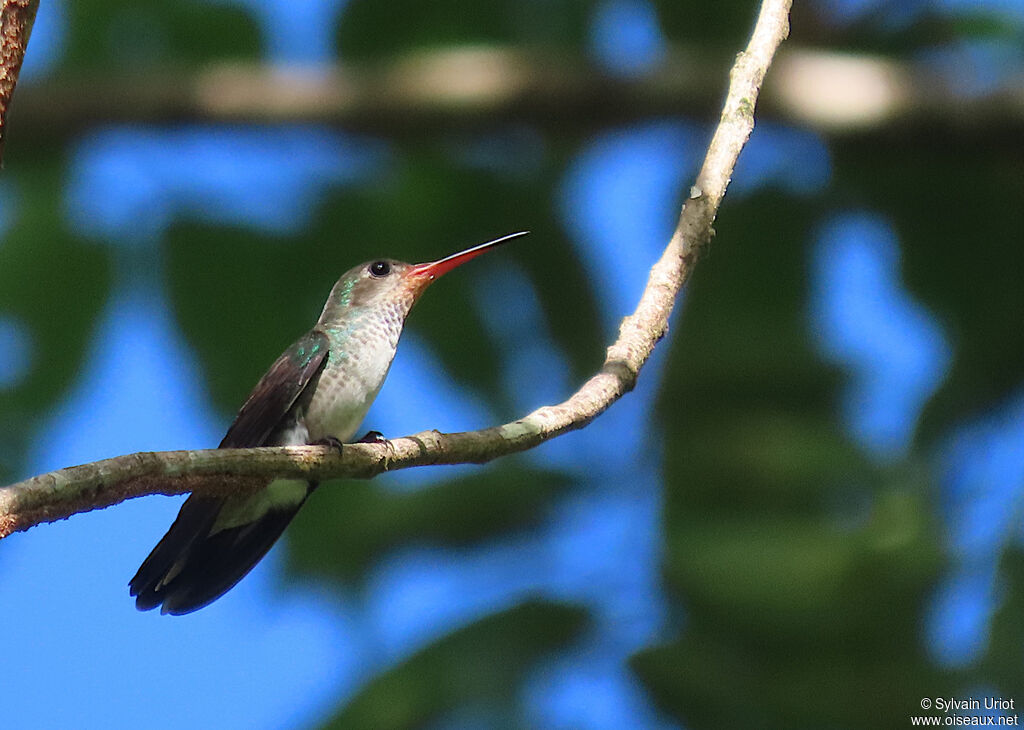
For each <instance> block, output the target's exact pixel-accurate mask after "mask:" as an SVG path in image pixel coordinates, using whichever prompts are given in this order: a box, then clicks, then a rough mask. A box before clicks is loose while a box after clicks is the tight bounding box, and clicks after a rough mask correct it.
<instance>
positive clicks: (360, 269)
mask: <svg viewBox="0 0 1024 730" xmlns="http://www.w3.org/2000/svg"><path fill="white" fill-rule="evenodd" d="M526 233H527V231H521V232H519V233H511V234H509V235H507V236H502V237H501V238H497V239H495V240H493V241H488V242H487V243H481V244H480V245H478V246H473V247H472V248H468V249H466V250H465V251H460V252H459V253H455V254H452V255H451V256H446V257H444V258H443V259H438V260H437V261H428V262H427V263H423V264H407V263H404V262H402V261H395V260H394V259H377V260H376V261H368V262H366V263H365V264H360V265H359V266H357V267H355V268H354V269H351V270H350V271H348V272H347V273H346V274H345V275H344V276H342V277H341V279H339V280H338V283H337V284H335V285H334V289H333V290H332V291H331V296H330V298H329V299H328V300H327V306H326V307H324V313H323V314H322V315H321V317H320V320H321V321H324V319H325V318H326V317H329V316H332V315H333V316H337V315H338V314H340V313H341V312H342V311H348V312H353V311H364V312H369V311H373V310H376V309H380V308H385V309H393V308H395V307H397V308H399V309H400V310H402V311H403V317H404V314H407V313H408V312H409V310H410V309H411V308H412V305H413V304H415V303H416V300H417V299H419V298H420V295H421V294H423V292H424V291H426V289H427V287H428V286H430V284H431V283H432V282H433V281H435V280H436V279H438V278H439V277H441V276H443V275H444V274H446V273H447V272H449V271H451V270H452V269H454V268H455V267H457V266H461V265H462V264H464V263H466V262H467V261H469V260H470V259H473V258H476V257H477V256H479V255H480V254H482V253H484V252H485V251H488V250H490V249H492V248H494V247H495V246H498V245H499V244H502V243H505V242H506V241H509V240H511V239H513V238H518V237H519V236H525V235H526ZM339 310H340V311H339Z"/></svg>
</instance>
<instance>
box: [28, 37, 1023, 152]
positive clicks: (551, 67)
mask: <svg viewBox="0 0 1024 730" xmlns="http://www.w3.org/2000/svg"><path fill="white" fill-rule="evenodd" d="M731 63H732V58H731V56H728V55H725V56H723V55H721V53H720V51H718V50H717V49H714V48H710V47H709V48H701V47H698V46H680V45H677V46H674V47H672V48H671V49H669V50H668V51H667V53H666V54H665V58H664V59H663V61H662V62H661V63H659V64H658V65H657V66H656V67H655V68H653V69H652V70H651V71H650V72H649V73H646V74H644V75H642V76H633V77H617V76H613V75H608V74H607V73H603V72H602V71H601V70H600V69H599V68H598V67H595V66H594V65H593V64H592V63H589V62H588V61H586V60H585V59H584V58H583V57H580V56H566V55H555V54H553V53H551V52H545V51H543V50H540V49H537V50H528V49H523V48H513V47H498V46H491V47H488V46H473V47H465V48H445V49H440V50H433V51H424V52H420V53H417V54H415V55H411V56H408V57H405V58H402V59H400V60H389V61H387V62H384V63H379V64H376V65H371V64H362V65H358V64H345V65H343V66H342V65H336V66H294V67H290V68H282V67H280V66H271V65H266V64H260V63H243V62H222V63H212V64H210V65H208V66H206V67H204V68H201V69H194V70H187V69H180V70H174V71H171V70H164V71H160V70H150V71H149V72H147V73H143V74H139V73H135V72H133V71H132V70H131V69H127V70H125V72H124V73H119V74H116V75H110V74H102V75H100V74H95V75H86V74H80V75H78V76H68V75H65V76H62V77H60V78H57V79H52V80H48V81H42V82H39V83H34V84H26V85H25V87H24V88H23V89H22V91H21V92H19V100H18V107H17V111H16V113H15V117H14V121H13V122H12V129H13V130H14V131H15V132H16V133H17V134H18V135H19V136H21V137H23V139H24V141H25V143H26V144H47V143H50V144H52V143H55V142H59V141H61V140H64V139H66V138H68V137H69V136H72V135H74V134H77V133H79V132H81V131H82V130H84V129H88V128H89V127H91V126H94V125H95V124H97V123H115V122H117V123H161V122H176V123H185V122H189V123H207V122H221V123H223V122H232V123H267V122H322V123H327V124H332V125H338V126H341V127H344V128H345V129H348V130H351V131H359V132H365V133H371V134H374V135H381V136H389V137H392V136H393V137H413V138H415V137H423V136H430V135H435V134H438V133H442V132H445V133H451V132H452V131H455V130H466V129H470V130H471V129H479V128H488V127H493V126H495V125H505V124H508V123H513V122H522V123H529V124H532V125H536V126H538V127H540V128H547V129H550V128H560V129H562V130H563V131H564V130H565V129H566V128H575V129H576V130H577V131H578V132H586V131H589V130H592V129H595V128H599V127H602V126H606V125H609V124H616V123H620V122H623V121H627V120H629V119H634V118H636V117H637V116H659V115H664V116H673V115H687V116H694V117H698V118H705V117H710V116H712V115H714V114H716V113H717V109H718V105H719V102H720V99H721V86H720V84H719V79H721V78H723V77H724V75H725V73H726V72H727V71H728V68H729V66H730V65H731ZM762 114H763V115H764V116H765V117H766V118H772V119H776V120H777V121H780V122H785V123H790V124H797V125H800V126H803V127H807V128H810V129H814V130H817V131H819V132H821V133H824V134H827V135H830V136H838V137H843V136H862V135H885V136H899V137H903V138H906V137H914V136H918V135H920V133H921V132H923V131H929V132H930V135H929V136H934V135H935V134H941V135H943V136H950V135H952V136H955V137H969V138H982V137H986V136H989V135H993V134H995V135H1006V136H1010V135H1019V134H1020V133H1021V131H1022V130H1024V78H1022V77H1020V76H1017V77H1014V78H1011V79H1009V80H1008V81H1007V82H1006V83H1005V84H1003V85H1000V86H998V87H997V88H994V89H991V90H989V91H987V92H986V93H983V94H978V95H975V96H972V97H970V98H967V99H965V98H963V96H962V95H961V94H960V93H959V92H958V91H957V90H956V89H954V88H952V87H951V85H950V83H949V81H948V79H946V78H944V77H942V76H940V75H938V74H936V73H935V72H934V71H933V70H931V69H930V68H929V67H928V66H927V65H926V64H924V63H915V62H913V61H898V60H893V59H891V58H886V57H884V56H878V55H868V54H857V53H840V52H836V51H833V50H829V49H824V48H821V49H818V48H808V47H803V48H797V47H790V48H787V49H784V50H783V51H781V52H780V54H779V57H778V59H777V61H776V68H775V70H774V71H773V73H772V79H771V80H770V81H769V82H768V83H767V84H766V86H765V89H764V94H763V99H762Z"/></svg>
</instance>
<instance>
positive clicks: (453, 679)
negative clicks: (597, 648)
mask: <svg viewBox="0 0 1024 730" xmlns="http://www.w3.org/2000/svg"><path fill="white" fill-rule="evenodd" d="M584 626H585V614H584V613H583V611H581V610H580V609H577V608H570V607H567V606H560V605H557V604H552V603H545V602H541V601H530V602H526V603H523V604H520V605H519V606H516V607H514V608H510V609H508V610H506V611H501V612H498V613H494V614H491V615H490V616H487V617H486V618H483V619H480V620H479V621H477V622H476V623H474V624H472V625H470V626H467V627H466V628H464V629H460V630H458V631H455V632H453V633H452V634H450V635H448V636H446V637H445V638H443V639H441V640H440V641H438V642H436V643H434V644H433V645H431V646H430V647H428V648H426V649H424V650H422V651H420V652H418V653H417V654H415V655H414V656H413V657H411V658H410V659H408V660H407V661H405V662H403V663H401V664H399V665H398V666H396V667H395V668H393V669H391V670H389V671H387V672H385V673H384V674H382V675H380V676H378V677H377V678H376V679H374V680H373V681H372V682H371V683H370V684H369V686H367V687H365V688H364V689H363V690H362V691H361V692H360V693H359V695H358V696H357V697H356V698H355V699H354V700H353V701H352V702H350V703H349V704H348V705H347V706H346V707H345V709H344V710H343V711H341V712H340V713H339V714H337V715H335V717H334V719H333V720H331V721H330V722H329V723H327V724H326V727H329V728H339V730H340V728H346V730H347V729H348V728H353V729H358V728H367V729H368V730H369V729H370V728H372V729H373V730H400V729H401V728H418V727H423V726H424V725H426V724H428V723H430V721H432V720H436V719H438V718H440V717H441V716H442V715H443V714H445V713H446V712H451V711H453V710H456V709H458V708H459V707H461V706H465V705H466V704H471V705H474V706H482V707H483V708H484V711H485V713H486V714H487V715H488V716H490V717H491V718H495V719H494V723H493V724H489V725H488V726H490V727H522V726H523V720H522V719H520V720H519V721H518V722H515V721H514V717H515V710H514V709H513V708H514V706H515V705H514V700H515V699H516V694H517V692H518V688H519V687H520V683H521V682H522V680H523V677H524V674H525V672H526V671H527V670H528V669H530V668H531V667H532V666H534V665H535V664H536V662H537V660H538V659H540V658H542V657H543V656H545V655H546V654H548V653H549V652H551V651H552V650H553V649H556V648H559V647H565V646H567V645H568V644H569V643H570V642H571V641H572V640H573V639H575V638H577V637H578V635H579V633H580V631H581V630H582V629H583V627H584ZM502 718H504V719H502Z"/></svg>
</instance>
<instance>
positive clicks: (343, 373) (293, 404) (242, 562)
mask: <svg viewBox="0 0 1024 730" xmlns="http://www.w3.org/2000/svg"><path fill="white" fill-rule="evenodd" d="M526 233H527V231H521V232H519V233H511V234H509V235H507V236H502V237H501V238H497V239H494V240H493V241H488V242H487V243H482V244H480V245H478V246H473V247H472V248H468V249H466V250H465V251H460V252H459V253H455V254H452V255H451V256H446V257H445V258H442V259H438V260H437V261H430V262H428V263H423V264H407V263H403V262H401V261H394V260H392V259H378V260H376V261H369V262H367V263H364V264H360V265H359V266H356V267H355V268H353V269H350V270H349V271H347V272H346V273H345V274H344V275H343V276H342V277H341V278H340V279H338V281H337V283H336V284H335V285H334V287H333V288H332V289H331V293H330V295H329V296H328V297H327V303H326V304H325V305H324V309H323V313H322V314H321V315H320V319H318V320H317V323H316V324H315V325H314V326H313V329H311V330H310V331H309V332H307V333H306V334H304V335H303V336H302V337H300V338H299V339H298V340H296V341H295V343H294V344H293V345H292V346H291V347H289V348H288V349H287V350H285V351H284V353H283V354H282V355H281V356H280V357H279V358H277V360H276V361H274V364H273V365H271V366H270V369H269V370H268V371H267V372H266V374H265V375H264V376H263V377H262V378H261V379H260V381H259V382H258V383H257V384H256V387H255V388H253V390H252V393H251V394H250V395H249V398H248V399H247V400H246V401H245V403H244V404H243V405H242V408H241V409H240V410H239V411H238V415H237V416H236V417H235V420H234V422H233V423H232V424H231V427H230V428H229V429H228V431H227V434H225V436H224V439H223V440H222V441H221V442H220V446H219V447H218V448H221V449H230V448H244V447H250V446H288V445H299V444H318V443H319V444H333V445H336V446H337V445H340V444H342V443H344V442H346V441H348V440H349V439H351V438H352V437H353V436H354V435H355V434H356V431H357V430H358V428H359V426H360V424H361V423H362V420H363V417H364V416H365V415H366V412H367V410H368V409H369V408H370V404H371V403H373V400H374V398H376V397H377V393H378V392H379V391H380V388H381V385H383V384H384V378H385V377H387V374H388V370H389V369H390V367H391V360H392V358H394V356H395V351H396V349H397V347H398V339H399V337H400V336H401V334H402V328H403V327H404V325H405V319H406V317H407V316H408V314H409V311H410V310H411V309H412V306H413V304H415V303H416V301H417V300H418V299H419V298H420V295H422V294H423V292H424V291H425V290H426V289H427V287H428V286H429V285H430V283H431V282H433V281H434V280H435V279H437V278H438V277H440V276H442V275H443V274H445V273H446V272H448V271H451V270H452V269H454V268H455V267H457V266H460V265H462V264H464V263H465V262H467V261H469V260H470V259H473V258H475V257H477V256H479V255H480V254H482V253H484V252H486V251H489V250H491V249H492V248H494V247H495V246H498V245H499V244H502V243H504V242H506V241H509V240H511V239H513V238H518V237H519V236H523V235H526ZM371 433H374V432H371ZM378 436H379V434H378ZM316 487H317V484H316V482H310V481H305V480H302V479H275V480H273V481H271V482H270V483H269V484H268V485H267V486H266V487H264V488H263V489H261V490H260V491H258V492H256V493H254V494H251V495H241V496H232V497H217V496H206V495H201V494H192V495H190V496H189V498H188V499H187V500H185V503H184V504H183V505H182V507H181V511H180V512H179V513H178V517H177V518H176V519H175V520H174V523H173V524H172V525H171V527H170V529H169V530H168V531H167V534H166V535H164V537H163V538H162V539H161V540H160V542H159V543H157V545H156V547H155V548H153V551H152V552H151V553H150V554H149V557H147V558H146V559H145V560H144V561H143V563H142V565H141V566H140V567H139V570H138V572H137V573H136V574H135V577H134V578H132V579H131V582H130V583H129V589H130V591H131V595H132V596H134V597H135V606H136V608H138V609H139V610H140V611H148V610H150V609H153V608H156V607H157V606H160V607H161V613H169V614H175V615H180V614H186V613H191V612H192V611H197V610H199V609H200V608H202V607H204V606H206V605H208V604H210V603H212V602H213V601H215V600H216V599H218V598H220V597H221V596H223V595H224V594H225V593H227V592H228V591H229V590H231V588H233V587H234V586H235V584H237V583H238V581H240V580H241V579H242V578H244V577H245V576H246V574H247V573H248V572H249V571H250V570H252V569H253V567H254V566H255V565H256V563H258V562H259V561H260V560H261V559H262V558H263V556H264V555H266V554H267V551H268V550H270V548H271V546H272V545H273V544H274V543H275V542H276V541H277V539H278V538H279V537H280V536H281V534H282V533H283V532H284V530H285V528H286V527H287V526H288V523H289V522H291V521H292V518H293V517H295V515H296V513H298V511H299V509H300V508H301V507H302V505H303V504H304V503H305V502H306V500H307V499H308V498H309V495H310V494H312V493H313V490H315V489H316Z"/></svg>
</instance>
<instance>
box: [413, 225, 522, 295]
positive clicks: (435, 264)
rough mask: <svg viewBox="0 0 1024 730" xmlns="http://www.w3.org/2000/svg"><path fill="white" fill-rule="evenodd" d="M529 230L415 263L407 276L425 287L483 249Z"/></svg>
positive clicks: (485, 249) (486, 249)
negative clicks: (428, 260) (441, 257)
mask: <svg viewBox="0 0 1024 730" xmlns="http://www.w3.org/2000/svg"><path fill="white" fill-rule="evenodd" d="M527 233H529V231H519V232H518V233H510V234H508V235H507V236H502V237H501V238H495V239H494V240H493V241H488V242H487V243H481V244H480V245H478V246H473V248H467V249H466V250H465V251H459V253H453V254H452V255H451V256H445V257H444V258H443V259H438V260H437V261H430V262H428V263H425V264H416V265H414V266H413V267H412V268H411V269H409V273H408V276H409V277H410V278H412V279H413V280H414V281H421V282H423V283H422V286H423V287H424V288H426V286H427V284H429V283H430V282H432V281H433V280H434V279H436V278H437V277H439V276H441V275H442V274H447V273H448V272H449V271H451V270H452V269H454V268H455V267H456V266H461V265H462V264H464V263H466V262H467V261H469V260H470V259H473V258H476V257H477V256H479V255H480V254H482V253H484V252H485V251H489V250H491V249H492V248H494V247H495V246H499V245H501V244H503V243H505V242H506V241H510V240H512V239H513V238H519V237H520V236H525V235H526V234H527Z"/></svg>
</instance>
